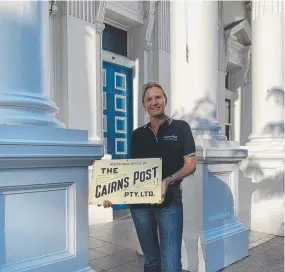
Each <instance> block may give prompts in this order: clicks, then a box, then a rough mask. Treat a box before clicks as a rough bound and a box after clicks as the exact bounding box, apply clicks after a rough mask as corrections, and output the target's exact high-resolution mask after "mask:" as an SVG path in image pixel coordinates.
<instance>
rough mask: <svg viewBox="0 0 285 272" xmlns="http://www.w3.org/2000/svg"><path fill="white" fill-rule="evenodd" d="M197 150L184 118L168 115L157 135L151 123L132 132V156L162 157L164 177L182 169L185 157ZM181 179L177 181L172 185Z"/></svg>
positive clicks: (136, 157)
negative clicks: (173, 117) (179, 118)
mask: <svg viewBox="0 0 285 272" xmlns="http://www.w3.org/2000/svg"><path fill="white" fill-rule="evenodd" d="M195 152H196V147H195V142H194V138H193V135H192V132H191V129H190V126H189V124H188V123H187V122H186V121H183V120H175V119H171V118H169V117H167V119H166V120H165V122H163V123H162V124H161V125H160V127H159V130H158V132H157V135H155V133H154V131H153V130H152V129H151V127H150V123H148V124H146V125H145V126H143V127H139V128H137V129H136V130H135V131H134V132H133V134H132V140H131V158H132V159H140V158H162V179H164V178H166V177H168V176H170V175H172V174H174V173H175V172H177V171H178V170H180V169H181V168H182V167H183V166H184V158H185V157H189V156H194V155H195ZM181 181H182V180H178V181H176V182H175V184H174V185H172V186H175V185H176V184H179V183H181Z"/></svg>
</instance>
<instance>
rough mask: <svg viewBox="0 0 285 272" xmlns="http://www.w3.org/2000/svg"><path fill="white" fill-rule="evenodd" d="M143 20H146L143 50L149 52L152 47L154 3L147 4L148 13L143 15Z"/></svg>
mask: <svg viewBox="0 0 285 272" xmlns="http://www.w3.org/2000/svg"><path fill="white" fill-rule="evenodd" d="M145 18H148V23H147V29H146V33H145V47H144V50H145V51H147V52H149V50H150V48H151V47H152V42H151V36H152V33H153V28H154V20H155V1H150V2H149V11H148V12H146V13H145Z"/></svg>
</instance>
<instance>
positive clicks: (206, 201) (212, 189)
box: [169, 0, 248, 272]
mask: <svg viewBox="0 0 285 272" xmlns="http://www.w3.org/2000/svg"><path fill="white" fill-rule="evenodd" d="M221 8H222V7H221ZM221 21H222V20H220V22H221ZM170 37H171V40H170V58H171V63H170V64H171V65H170V66H171V99H170V101H169V103H170V105H171V111H172V114H173V116H174V118H177V119H184V120H186V121H187V122H188V123H189V124H190V126H191V129H192V131H193V134H194V138H195V143H196V148H197V153H196V157H197V168H196V172H195V174H194V175H192V176H190V177H187V178H185V180H184V181H183V183H182V187H183V203H184V204H183V205H184V233H183V245H182V264H183V268H184V269H185V270H189V271H207V272H210V271H219V270H221V269H223V268H224V267H226V266H228V265H230V264H232V263H234V262H236V261H238V260H240V259H242V258H244V257H246V256H247V255H248V230H247V229H246V228H245V227H244V226H243V225H242V224H241V223H240V222H239V221H238V220H237V218H236V214H235V200H236V198H237V197H236V195H238V194H237V192H238V190H237V188H238V186H237V171H238V163H239V162H240V161H241V160H242V159H244V158H245V157H246V156H247V152H246V151H245V150H240V149H239V146H238V144H237V143H235V142H230V141H226V140H225V137H224V136H223V135H221V134H220V133H219V131H220V130H221V126H220V124H219V123H218V122H217V106H218V91H224V90H223V89H221V90H219V88H218V81H219V80H218V77H219V73H218V70H219V65H218V58H219V49H220V48H219V12H218V1H203V0H199V1H171V2H170ZM186 45H188V52H187V50H186V49H187V46H186ZM220 46H222V44H220ZM220 51H222V50H220ZM187 53H188V55H187ZM220 57H221V56H220ZM221 66H222V64H220V67H221ZM221 85H222V84H221Z"/></svg>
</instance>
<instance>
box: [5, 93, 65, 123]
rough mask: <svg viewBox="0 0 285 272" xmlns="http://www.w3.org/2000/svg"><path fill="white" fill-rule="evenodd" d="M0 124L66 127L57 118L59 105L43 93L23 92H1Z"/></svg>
mask: <svg viewBox="0 0 285 272" xmlns="http://www.w3.org/2000/svg"><path fill="white" fill-rule="evenodd" d="M0 108H1V114H0V125H1V124H8V125H33V126H49V127H55V128H65V124H64V123H62V122H61V121H59V120H57V119H56V117H55V116H56V115H57V114H58V112H59V109H58V108H57V106H56V105H55V104H54V103H53V102H52V101H51V100H49V99H48V98H46V97H43V96H41V95H36V94H30V93H26V92H21V93H16V92H15V93H12V94H10V93H0Z"/></svg>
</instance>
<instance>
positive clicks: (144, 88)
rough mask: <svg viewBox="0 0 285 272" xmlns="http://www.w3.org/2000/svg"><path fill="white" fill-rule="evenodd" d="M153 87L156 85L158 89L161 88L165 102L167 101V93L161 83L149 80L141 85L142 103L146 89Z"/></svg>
mask: <svg viewBox="0 0 285 272" xmlns="http://www.w3.org/2000/svg"><path fill="white" fill-rule="evenodd" d="M153 87H157V88H159V89H161V90H162V92H163V96H164V98H165V102H166V103H167V95H166V92H165V90H164V89H163V87H162V86H161V84H160V83H159V82H157V81H150V82H148V83H146V84H145V85H144V86H143V87H142V104H143V102H144V98H145V93H146V91H147V90H148V89H150V88H153Z"/></svg>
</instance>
